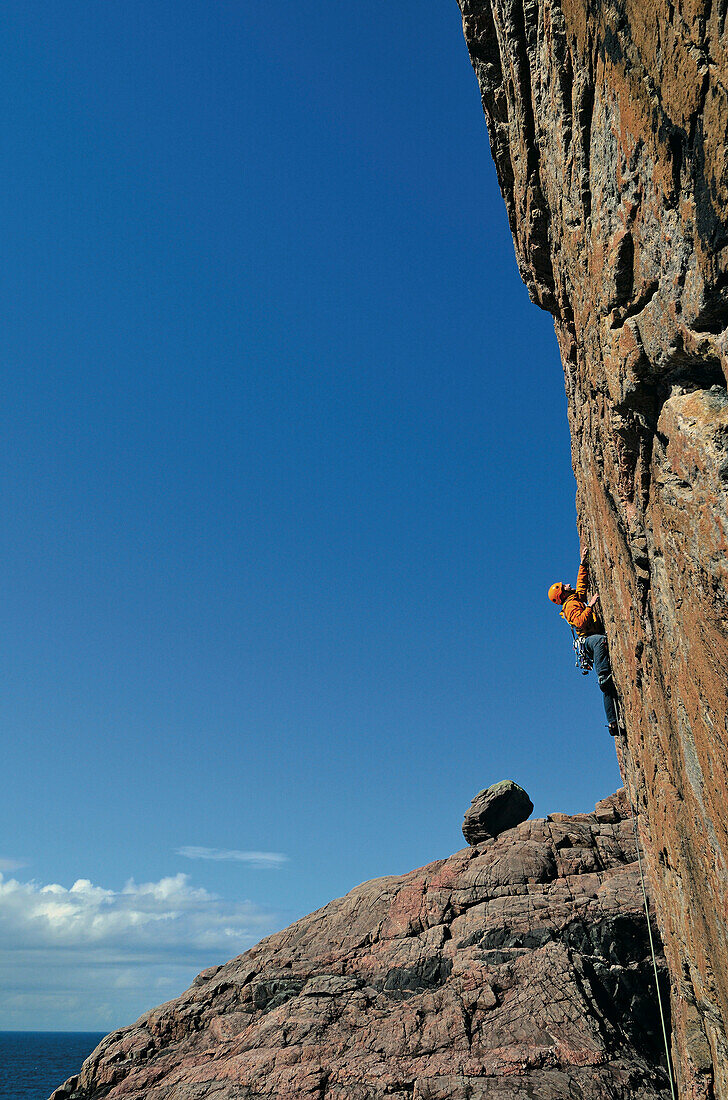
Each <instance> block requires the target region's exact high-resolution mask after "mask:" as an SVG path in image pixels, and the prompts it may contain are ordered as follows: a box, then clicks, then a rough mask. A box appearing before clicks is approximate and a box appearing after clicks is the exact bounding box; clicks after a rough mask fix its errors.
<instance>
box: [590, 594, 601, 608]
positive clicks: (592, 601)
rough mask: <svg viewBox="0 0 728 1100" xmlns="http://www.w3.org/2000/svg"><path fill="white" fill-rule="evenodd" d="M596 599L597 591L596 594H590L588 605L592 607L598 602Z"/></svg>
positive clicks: (597, 596)
mask: <svg viewBox="0 0 728 1100" xmlns="http://www.w3.org/2000/svg"><path fill="white" fill-rule="evenodd" d="M598 601H599V593H598V592H597V594H596V596H592V598H591V599H590V600H589V604H588V606H589V607H594V604H595V603H598Z"/></svg>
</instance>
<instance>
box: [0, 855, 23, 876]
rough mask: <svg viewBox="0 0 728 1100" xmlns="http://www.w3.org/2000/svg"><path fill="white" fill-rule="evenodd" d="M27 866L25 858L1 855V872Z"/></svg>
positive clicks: (17, 869)
mask: <svg viewBox="0 0 728 1100" xmlns="http://www.w3.org/2000/svg"><path fill="white" fill-rule="evenodd" d="M25 866H26V861H25V860H24V859H8V858H7V857H6V856H0V874H1V873H2V872H5V873H6V874H7V873H8V872H10V871H19V870H20V868H21V867H25Z"/></svg>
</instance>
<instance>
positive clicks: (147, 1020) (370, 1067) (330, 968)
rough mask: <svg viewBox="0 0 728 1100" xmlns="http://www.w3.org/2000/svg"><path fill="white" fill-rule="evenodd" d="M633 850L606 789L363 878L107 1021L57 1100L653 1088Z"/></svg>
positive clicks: (252, 1099) (605, 1099)
mask: <svg viewBox="0 0 728 1100" xmlns="http://www.w3.org/2000/svg"><path fill="white" fill-rule="evenodd" d="M635 857H636V853H635V848H634V837H633V829H632V821H631V820H630V819H629V811H628V807H627V803H626V801H625V799H624V795H623V792H618V794H617V795H615V796H612V798H610V799H605V801H604V802H602V803H600V804H599V805H598V806H597V808H596V811H595V813H593V814H581V815H578V816H574V817H567V816H565V815H561V814H555V815H553V817H552V818H550V819H548V820H546V821H543V820H538V821H531V822H524V823H523V824H521V825H518V826H517V827H516V828H514V829H510V830H509V831H508V832H505V833H503V834H502V835H501V836H499V837H497V838H492V839H487V840H484V841H483V842H482V843H479V845H478V847H477V848H475V847H471V848H465V849H464V850H463V851H460V852H457V853H456V854H455V855H453V856H451V857H450V858H449V859H446V860H439V861H437V862H436V863H431V864H430V865H429V866H428V867H424V868H422V869H421V870H419V871H413V872H412V873H411V874H409V875H406V876H404V877H402V878H395V877H389V878H384V879H376V880H375V881H373V882H368V883H365V884H364V885H363V886H360V887H358V888H357V889H356V890H353V891H352V892H351V893H350V894H347V895H346V897H344V898H340V899H339V900H338V901H333V902H331V904H330V905H327V906H326V907H325V908H324V909H321V910H319V912H317V913H313V914H312V915H311V916H309V917H306V918H304V919H303V920H300V921H298V922H297V923H296V924H294V925H292V926H291V927H290V928H288V929H286V930H285V931H283V932H279V933H278V934H276V935H275V936H271V937H270V938H269V939H267V940H264V941H263V942H262V943H260V944H259V945H258V946H257V947H255V948H253V949H252V950H251V951H248V952H247V953H246V954H245V955H242V956H241V957H240V958H238V959H233V960H232V961H231V962H229V963H227V964H226V965H225V966H222V967H216V968H213V969H212V970H209V971H206V972H204V973H202V974H201V975H200V976H199V977H198V978H197V979H196V981H195V982H194V983H193V985H192V988H191V989H190V990H188V992H187V993H185V994H183V995H182V996H181V997H180V998H179V999H178V1000H176V1001H170V1002H169V1003H168V1004H166V1005H162V1006H161V1007H160V1008H158V1009H155V1010H154V1011H153V1012H150V1013H148V1014H147V1015H146V1016H143V1017H142V1018H141V1019H140V1020H139V1021H138V1022H137V1023H136V1024H135V1025H134V1026H133V1027H130V1028H126V1029H124V1030H123V1031H119V1032H115V1033H114V1034H112V1035H110V1036H108V1038H106V1039H105V1040H104V1041H103V1042H102V1043H101V1045H100V1046H99V1047H98V1048H97V1050H96V1051H95V1052H94V1053H93V1054H92V1055H91V1057H90V1058H89V1059H88V1060H87V1061H86V1063H85V1065H84V1067H83V1069H82V1071H81V1073H80V1075H79V1076H76V1077H73V1078H71V1080H69V1081H68V1082H67V1083H66V1084H65V1085H64V1086H62V1087H61V1088H60V1089H58V1090H56V1092H55V1093H54V1094H53V1100H101V1098H102V1097H103V1098H106V1100H117V1098H121V1097H124V1100H172V1098H174V1100H192V1098H195V1100H198V1098H200V1097H203V1096H204V1097H215V1098H216V1100H263V1098H266V1097H268V1098H271V1100H272V1098H275V1100H284V1098H285V1100H322V1098H326V1100H383V1098H384V1097H393V1096H399V1097H403V1098H405V1097H408V1098H410V1100H486V1098H487V1100H515V1098H522V1100H527V1098H529V1097H530V1098H533V1097H538V1100H576V1098H579V1100H665V1098H666V1097H667V1095H668V1093H667V1089H666V1078H665V1075H664V1072H663V1070H662V1069H661V1068H660V1052H661V1042H662V1040H661V1036H660V1034H659V1024H658V1018H657V1009H656V1002H655V996H654V978H653V974H652V964H651V961H650V955H649V947H648V938H647V924H646V918H645V914H644V909H643V907H642V895H641V888H640V883H639V875H638V870H637V865H636V864H635V862H634V861H635ZM658 965H659V967H660V969H661V972H662V973H663V975H664V959H663V958H662V957H660V959H659V960H658Z"/></svg>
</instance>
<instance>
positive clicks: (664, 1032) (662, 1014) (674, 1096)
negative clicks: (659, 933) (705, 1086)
mask: <svg viewBox="0 0 728 1100" xmlns="http://www.w3.org/2000/svg"><path fill="white" fill-rule="evenodd" d="M617 706H618V708H619V711H620V712H621V711H622V703H621V700H617ZM619 724H620V726H621V728H622V729H624V728H625V726H624V716H623V714H622V713H620V723H619ZM624 747H625V752H626V754H627V755H628V756H629V755H630V753H629V746H628V745H627V737H626V735H625V737H624ZM627 797H628V798H629V804H630V808H631V810H632V826H633V828H634V843H635V847H636V849H637V866H638V867H639V871H640V882H641V884H642V897H643V899H644V903H645V917H646V918H647V934H648V936H649V938H650V952H651V953H652V969H653V970H654V972H655V989H656V991H657V1005H658V1008H659V1009H660V1023H661V1024H662V1038H663V1041H664V1043H665V1058H666V1059H667V1076H668V1078H669V1080H670V1095H671V1096H672V1100H677V1093H676V1092H675V1081H674V1079H673V1076H672V1060H671V1058H670V1042H669V1040H668V1038H667V1024H666V1022H665V1010H664V1008H663V1006H662V994H661V993H660V978H659V975H658V973H657V956H656V954H655V941H654V939H653V938H652V924H651V922H650V906H649V903H648V901H647V887H646V885H645V874H644V871H643V869H642V855H641V851H640V838H639V833H638V831H637V807H636V806H635V803H634V800H633V798H632V791H631V790H630V784H629V782H628V783H627Z"/></svg>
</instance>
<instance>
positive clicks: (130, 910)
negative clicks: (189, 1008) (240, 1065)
mask: <svg viewBox="0 0 728 1100" xmlns="http://www.w3.org/2000/svg"><path fill="white" fill-rule="evenodd" d="M276 926H277V922H276V920H275V917H274V916H273V915H272V914H270V913H266V912H264V911H263V910H262V909H260V908H259V907H258V906H256V905H254V904H252V903H251V902H248V901H241V902H227V901H225V900H224V899H222V898H220V897H218V896H217V895H215V894H212V893H210V892H208V891H207V890H204V889H202V888H199V887H194V886H192V885H191V884H190V880H189V876H188V875H184V874H178V875H174V876H170V877H168V878H162V879H160V880H159V881H158V882H145V883H136V882H134V881H133V880H130V881H129V882H127V884H126V885H125V886H124V888H123V889H122V890H118V891H116V890H109V889H107V888H105V887H102V886H96V885H94V884H93V883H92V882H90V881H89V879H78V880H77V881H76V882H74V883H73V885H72V886H70V887H65V886H61V885H60V884H59V883H48V884H46V885H43V884H40V883H37V882H20V881H18V880H17V879H16V878H8V877H6V876H4V875H3V874H2V873H0V1029H2V1030H14V1029H24V1028H30V1029H31V1030H38V1031H40V1030H45V1029H48V1030H60V1029H69V1030H73V1029H76V1030H96V1029H101V1030H107V1029H108V1028H109V1027H110V1026H118V1025H120V1024H123V1023H129V1022H130V1021H131V1020H133V1019H135V1018H136V1017H137V1016H138V1015H139V1014H140V1013H141V1012H142V1011H143V1010H145V1009H147V1008H152V1007H153V1006H154V1005H155V1004H156V1003H157V1002H158V1001H159V1000H160V996H159V990H160V989H161V988H164V996H165V997H169V996H174V995H176V993H178V992H182V990H183V989H185V988H186V986H187V985H189V983H190V981H191V979H192V978H193V977H194V976H195V974H196V973H197V972H198V971H199V970H202V969H203V968H205V967H207V966H211V965H213V964H215V963H219V962H225V961H226V960H227V959H229V958H231V957H233V956H235V955H238V954H240V953H241V952H242V951H245V950H246V948H248V947H250V946H252V945H253V944H254V943H256V942H257V941H258V940H259V939H260V938H261V937H262V936H264V935H267V934H268V933H269V932H271V931H273V930H274V928H275V927H276Z"/></svg>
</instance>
